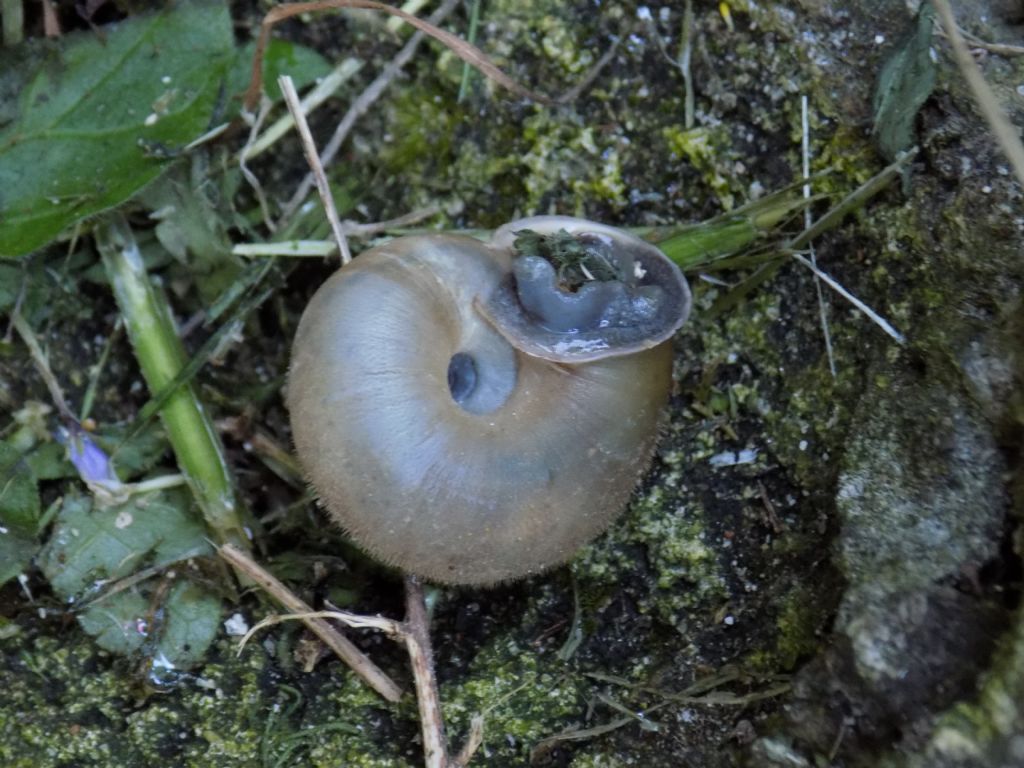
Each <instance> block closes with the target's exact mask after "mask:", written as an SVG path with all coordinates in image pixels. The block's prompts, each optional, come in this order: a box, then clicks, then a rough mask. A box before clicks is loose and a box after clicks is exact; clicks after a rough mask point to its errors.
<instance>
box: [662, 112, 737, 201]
mask: <svg viewBox="0 0 1024 768" xmlns="http://www.w3.org/2000/svg"><path fill="white" fill-rule="evenodd" d="M662 135H663V137H664V139H665V141H666V142H667V143H668V149H669V151H670V152H672V153H673V154H674V155H675V156H676V157H678V158H685V159H686V160H688V161H689V162H690V164H691V165H692V166H693V167H694V168H695V169H696V170H697V171H698V172H699V173H700V175H701V178H702V180H703V181H704V183H705V184H707V186H708V187H709V188H710V189H712V190H713V191H714V193H715V196H716V197H717V198H718V202H719V203H720V204H721V206H722V208H723V209H724V210H726V211H731V210H732V209H733V207H735V205H736V200H737V193H741V190H739V189H737V185H736V178H735V174H734V173H733V169H732V167H730V166H731V165H732V164H734V163H735V161H736V160H737V159H738V156H737V155H736V152H735V151H733V150H732V149H731V139H730V135H729V133H728V131H727V129H726V127H725V126H724V125H721V126H718V127H717V128H707V127H703V126H702V127H699V128H691V129H690V130H684V129H683V128H682V127H681V126H678V125H673V126H669V127H667V128H665V129H663V131H662Z"/></svg>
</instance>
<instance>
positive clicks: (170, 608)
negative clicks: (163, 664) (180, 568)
mask: <svg viewBox="0 0 1024 768" xmlns="http://www.w3.org/2000/svg"><path fill="white" fill-rule="evenodd" d="M164 610H165V615H166V625H167V628H166V631H165V632H164V633H163V636H162V637H161V638H160V643H159V649H160V651H161V652H162V653H163V655H164V658H165V659H166V660H167V661H169V662H170V663H171V664H173V665H174V666H176V667H191V666H193V665H195V664H196V663H198V662H199V661H200V660H202V657H203V654H204V653H205V652H206V649H207V648H208V647H209V646H210V643H212V642H213V639H214V638H215V637H216V636H217V630H218V629H219V628H220V618H221V608H220V600H218V599H217V598H215V597H213V595H211V594H210V593H209V592H206V591H204V590H203V589H201V588H200V587H198V586H196V585H195V584H190V583H188V582H182V583H180V584H177V585H176V586H175V587H174V589H172V590H171V594H170V596H169V597H168V598H167V602H166V603H165V604H164Z"/></svg>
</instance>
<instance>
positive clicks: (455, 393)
mask: <svg viewBox="0 0 1024 768" xmlns="http://www.w3.org/2000/svg"><path fill="white" fill-rule="evenodd" d="M476 380H477V373H476V361H475V360H473V358H472V356H470V355H467V354H466V353H465V352H456V353H455V354H454V355H452V359H451V360H449V361H448V391H449V392H451V394H452V400H454V401H455V402H456V403H458V404H459V405H462V403H463V402H464V401H465V400H466V398H467V397H469V396H470V395H471V394H473V390H475V389H476Z"/></svg>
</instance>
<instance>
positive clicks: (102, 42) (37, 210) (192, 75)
mask: <svg viewBox="0 0 1024 768" xmlns="http://www.w3.org/2000/svg"><path fill="white" fill-rule="evenodd" d="M104 32H105V34H104V37H103V39H101V38H100V36H98V35H97V34H95V33H94V32H82V33H77V34H70V35H67V36H66V37H64V38H63V39H62V40H61V42H60V44H59V45H58V46H56V47H54V46H53V45H52V43H50V42H48V41H44V42H41V43H38V44H37V45H36V47H35V49H32V48H31V46H28V44H26V46H22V47H21V50H18V51H15V52H13V53H11V52H6V53H0V71H3V72H5V73H6V74H5V76H4V82H3V83H2V84H0V85H2V88H0V90H7V91H10V90H12V85H11V83H10V78H11V77H12V75H11V73H12V72H17V71H21V70H22V69H23V68H24V67H26V66H28V64H27V62H29V61H33V62H35V63H34V65H33V68H32V69H31V70H30V71H31V72H32V78H31V80H30V81H29V82H27V83H24V84H23V85H22V87H20V88H17V89H14V90H15V92H17V93H19V98H18V100H17V107H16V109H14V110H13V116H12V117H13V119H12V120H11V122H10V123H8V124H7V125H5V126H4V127H3V128H2V129H0V256H17V255H21V254H25V253H29V252H31V251H33V250H35V249H36V248H39V247H40V246H42V245H45V244H46V243H47V242H49V241H50V240H52V239H53V238H54V237H56V236H57V234H58V233H59V232H60V231H61V230H63V229H64V228H65V227H67V226H68V225H70V224H72V223H74V222H76V221H78V220H80V219H82V218H85V217H87V216H90V215H93V214H95V213H98V212H100V211H103V210H106V209H107V208H110V207H112V206H115V205H117V204H119V203H121V202H123V201H125V200H126V199H128V198H129V197H131V196H132V195H133V194H134V193H135V192H137V191H138V190H139V189H140V188H142V187H143V186H144V185H146V184H148V183H149V182H151V181H152V180H153V179H155V178H156V177H157V176H158V175H159V174H160V173H161V172H162V171H163V170H164V168H165V167H166V166H167V164H168V162H169V159H168V157H167V156H166V153H165V152H164V151H165V150H166V151H167V152H169V153H170V154H173V153H174V151H176V150H177V149H179V148H180V147H182V146H184V145H185V144H187V143H188V142H190V141H192V140H193V139H195V138H196V137H198V136H199V135H201V134H202V133H203V132H204V131H206V130H207V129H208V128H209V127H210V121H211V118H212V117H213V113H214V111H215V109H216V108H217V101H218V96H219V92H220V87H221V83H222V81H223V76H224V74H225V71H226V67H227V65H228V64H229V63H230V60H231V58H232V52H233V45H234V39H233V35H232V31H231V20H230V17H229V16H228V11H227V7H226V6H225V5H224V4H223V3H219V2H212V1H208V0H203V1H201V2H200V1H199V0H196V1H194V2H187V3H186V2H183V3H175V4H173V5H172V6H170V7H169V8H168V9H167V10H165V11H163V12H161V13H156V14H151V15H144V16H143V15H140V16H135V17H132V18H131V19H129V20H127V21H124V22H121V23H120V24H117V25H113V26H111V27H109V28H107V29H106V30H104ZM42 46H45V48H44V52H43V53H40V51H39V48H40V47H42ZM12 58H16V59H18V60H13V61H12ZM8 112H10V110H5V113H4V117H11V115H9V114H8Z"/></svg>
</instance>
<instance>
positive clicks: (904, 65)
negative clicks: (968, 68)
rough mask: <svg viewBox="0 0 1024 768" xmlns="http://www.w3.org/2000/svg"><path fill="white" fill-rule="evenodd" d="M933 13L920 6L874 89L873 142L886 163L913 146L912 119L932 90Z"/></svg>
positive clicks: (926, 4)
mask: <svg viewBox="0 0 1024 768" xmlns="http://www.w3.org/2000/svg"><path fill="white" fill-rule="evenodd" d="M934 16H935V12H934V10H933V8H932V6H931V3H927V2H925V3H922V5H921V10H920V11H918V14H917V20H916V21H915V22H914V27H913V29H912V30H911V31H910V33H909V34H908V35H907V37H906V38H905V39H904V40H903V41H902V42H901V43H899V44H898V45H897V47H896V50H895V51H893V53H892V55H891V56H890V57H889V59H888V60H887V61H886V62H885V65H884V66H883V67H882V71H881V73H880V74H879V76H878V85H877V87H876V89H875V98H874V113H875V125H874V134H875V140H876V141H877V142H878V148H879V150H881V152H882V155H883V156H885V158H886V159H887V160H889V161H892V160H895V159H896V156H897V155H899V154H900V153H901V152H904V151H905V150H908V149H910V148H911V147H912V146H913V145H914V120H915V118H916V117H917V111H918V110H919V109H920V108H921V105H922V104H924V102H925V100H926V99H927V98H928V96H929V95H930V94H931V92H932V89H933V88H934V87H935V63H934V62H933V61H932V58H931V43H932V28H933V26H934Z"/></svg>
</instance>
